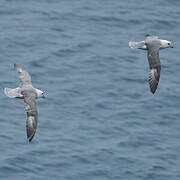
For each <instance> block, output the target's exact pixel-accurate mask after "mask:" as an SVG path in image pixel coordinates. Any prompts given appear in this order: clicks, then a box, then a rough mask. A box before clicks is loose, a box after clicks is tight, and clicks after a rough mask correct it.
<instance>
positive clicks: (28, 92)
mask: <svg viewBox="0 0 180 180" xmlns="http://www.w3.org/2000/svg"><path fill="white" fill-rule="evenodd" d="M14 68H15V69H16V71H17V72H18V75H19V81H20V84H19V87H17V88H15V89H11V88H4V93H5V94H6V96H8V97H10V98H21V99H24V104H25V109H26V112H27V121H26V131H27V138H28V140H29V142H30V141H31V140H32V138H33V137H34V134H35V132H36V128H37V119H38V112H37V108H36V99H37V98H44V93H43V91H41V90H39V89H36V88H34V87H33V85H32V83H31V76H30V75H29V73H28V72H27V71H25V70H24V69H22V68H21V67H20V66H18V65H17V64H14Z"/></svg>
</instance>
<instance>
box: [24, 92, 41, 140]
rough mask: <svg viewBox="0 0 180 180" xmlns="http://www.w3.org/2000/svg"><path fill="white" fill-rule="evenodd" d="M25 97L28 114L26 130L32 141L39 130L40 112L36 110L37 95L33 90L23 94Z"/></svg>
mask: <svg viewBox="0 0 180 180" xmlns="http://www.w3.org/2000/svg"><path fill="white" fill-rule="evenodd" d="M22 94H23V96H24V104H25V108H26V112H27V121H26V130H27V138H28V139H29V141H31V140H32V138H33V137H34V134H35V132H36V128H37V119H38V112H37V108H36V93H35V92H34V91H32V90H25V91H23V92H22Z"/></svg>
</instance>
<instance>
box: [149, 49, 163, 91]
mask: <svg viewBox="0 0 180 180" xmlns="http://www.w3.org/2000/svg"><path fill="white" fill-rule="evenodd" d="M147 57H148V61H149V68H150V72H149V87H150V91H151V92H152V93H153V94H154V93H155V91H156V89H157V86H158V83H159V79H160V72H161V63H160V59H159V48H158V47H157V48H152V47H148V52H147Z"/></svg>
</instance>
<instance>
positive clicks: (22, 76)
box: [14, 64, 31, 87]
mask: <svg viewBox="0 0 180 180" xmlns="http://www.w3.org/2000/svg"><path fill="white" fill-rule="evenodd" d="M14 68H15V69H16V71H17V72H18V75H19V81H20V87H23V86H26V85H31V76H30V75H29V73H28V72H27V71H25V70H24V69H22V68H21V67H20V66H18V65H17V64H14Z"/></svg>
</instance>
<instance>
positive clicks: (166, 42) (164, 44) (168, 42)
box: [160, 40, 173, 49]
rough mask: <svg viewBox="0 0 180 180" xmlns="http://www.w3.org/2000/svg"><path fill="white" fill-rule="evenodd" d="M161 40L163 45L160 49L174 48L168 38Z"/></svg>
mask: <svg viewBox="0 0 180 180" xmlns="http://www.w3.org/2000/svg"><path fill="white" fill-rule="evenodd" d="M160 41H161V47H160V49H164V48H169V47H171V48H173V45H172V43H171V42H170V41H167V40H160Z"/></svg>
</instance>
